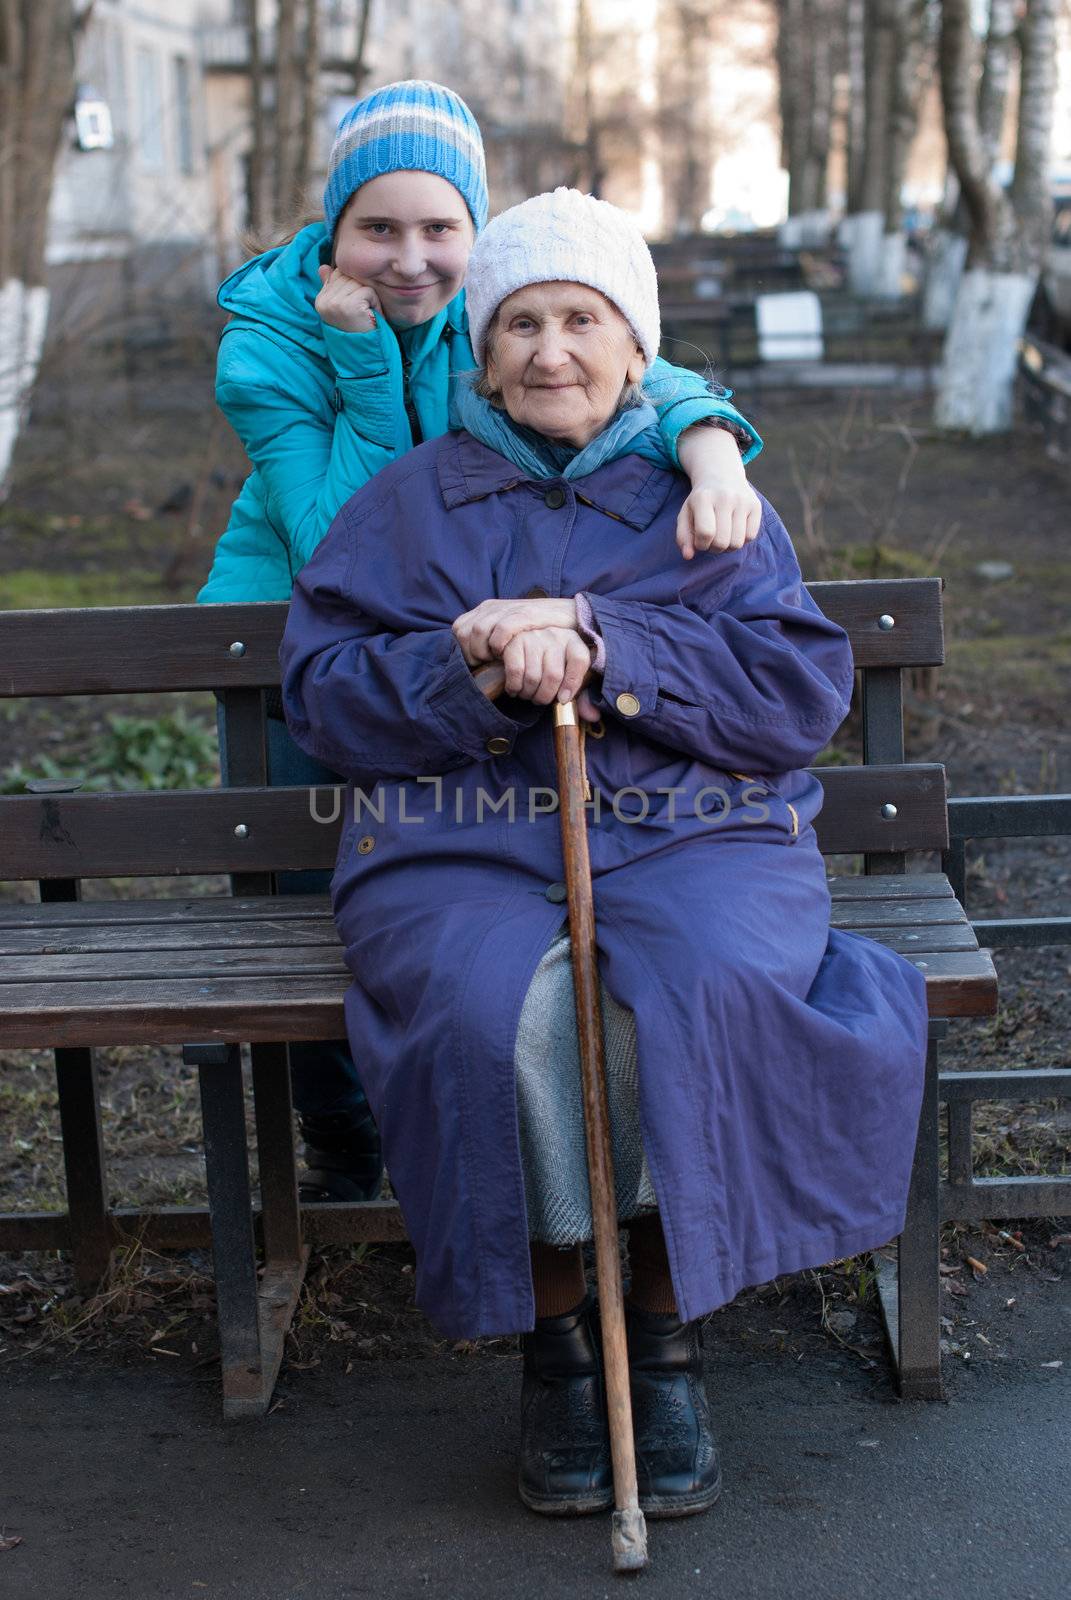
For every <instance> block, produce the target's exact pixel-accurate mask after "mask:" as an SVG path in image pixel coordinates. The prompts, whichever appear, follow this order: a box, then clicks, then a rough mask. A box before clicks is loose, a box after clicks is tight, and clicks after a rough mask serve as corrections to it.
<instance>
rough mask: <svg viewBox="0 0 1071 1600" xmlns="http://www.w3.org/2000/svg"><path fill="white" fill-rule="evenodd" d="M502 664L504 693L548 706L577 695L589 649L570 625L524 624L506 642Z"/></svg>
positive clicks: (588, 666) (588, 667)
mask: <svg viewBox="0 0 1071 1600" xmlns="http://www.w3.org/2000/svg"><path fill="white" fill-rule="evenodd" d="M502 665H503V667H504V668H505V670H506V693H507V694H510V695H515V696H516V697H517V698H518V699H519V700H531V701H533V702H534V703H535V704H536V705H537V706H549V705H550V703H551V702H552V701H553V700H558V701H561V702H563V703H564V702H565V701H567V700H573V699H575V698H576V696H577V695H578V694H579V692H580V689H581V685H582V684H583V682H584V679H585V678H586V677H587V675H588V673H589V672H590V670H591V651H590V650H589V649H588V646H587V645H586V644H585V643H584V641H583V639H582V638H581V637H580V635H579V634H578V633H575V632H574V631H573V630H572V629H571V628H553V627H551V628H527V629H525V630H524V631H523V632H521V633H517V634H515V635H514V637H513V638H512V639H511V640H510V642H509V643H508V644H507V645H506V648H505V650H504V651H503V653H502ZM586 698H587V697H586V696H585V700H586ZM588 704H590V702H588Z"/></svg>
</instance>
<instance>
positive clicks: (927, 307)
mask: <svg viewBox="0 0 1071 1600" xmlns="http://www.w3.org/2000/svg"><path fill="white" fill-rule="evenodd" d="M966 261H967V236H966V234H963V233H950V232H949V231H948V229H947V228H939V229H938V230H937V232H936V233H935V234H934V236H933V238H932V239H931V241H930V248H929V251H928V253H927V256H926V275H925V281H924V283H923V286H922V326H923V327H924V328H947V327H948V324H949V323H950V322H951V320H952V307H953V306H954V305H955V303H956V291H957V290H958V289H959V284H960V279H961V278H962V277H963V268H964V266H965V265H966Z"/></svg>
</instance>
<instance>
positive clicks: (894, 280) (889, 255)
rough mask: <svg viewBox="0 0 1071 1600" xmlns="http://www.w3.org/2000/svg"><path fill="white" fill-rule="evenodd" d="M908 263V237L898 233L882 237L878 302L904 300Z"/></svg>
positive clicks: (877, 278) (876, 294)
mask: <svg viewBox="0 0 1071 1600" xmlns="http://www.w3.org/2000/svg"><path fill="white" fill-rule="evenodd" d="M906 263H907V235H906V234H905V233H901V232H900V231H897V232H896V233H886V234H883V235H882V240H881V254H880V255H879V257H878V273H877V277H876V278H875V280H874V295H875V297H876V298H877V299H878V300H902V299H903V297H904V269H905V266H906Z"/></svg>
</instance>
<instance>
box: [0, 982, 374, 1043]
mask: <svg viewBox="0 0 1071 1600" xmlns="http://www.w3.org/2000/svg"><path fill="white" fill-rule="evenodd" d="M349 981H350V978H349V973H348V972H346V971H345V970H343V969H341V968H340V970H339V973H338V975H337V977H334V978H328V977H325V976H323V975H319V974H317V975H308V974H299V975H298V976H297V977H287V978H281V979H275V978H264V977H251V976H245V975H244V976H242V977H237V978H213V979H200V978H185V979H173V980H172V981H171V982H169V983H167V984H163V983H161V982H160V980H159V979H158V978H157V979H151V980H139V981H134V982H131V981H127V982H123V981H120V980H115V981H112V982H109V983H105V982H96V983H85V984H80V983H76V982H69V983H48V982H37V983H30V984H5V985H4V987H3V990H2V1001H0V1028H2V1036H3V1041H4V1048H5V1049H11V1048H41V1049H45V1048H49V1047H53V1046H56V1047H59V1046H64V1045H103V1044H115V1045H120V1044H188V1043H189V1042H190V1041H191V1039H192V1040H195V1041H196V1042H197V1043H202V1042H209V1041H216V1040H220V1041H223V1042H225V1043H230V1044H242V1043H248V1044H258V1043H261V1042H268V1043H277V1042H279V1041H280V1040H283V1039H337V1038H340V1037H342V1036H343V1035H344V1034H345V1017H344V1013H343V1009H342V1002H343V997H344V995H345V992H346V989H347V987H348V985H349Z"/></svg>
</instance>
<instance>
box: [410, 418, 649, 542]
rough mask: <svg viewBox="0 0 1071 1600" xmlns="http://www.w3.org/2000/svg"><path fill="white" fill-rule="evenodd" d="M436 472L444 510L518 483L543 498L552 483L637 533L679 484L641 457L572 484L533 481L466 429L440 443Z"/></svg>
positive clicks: (558, 480)
mask: <svg viewBox="0 0 1071 1600" xmlns="http://www.w3.org/2000/svg"><path fill="white" fill-rule="evenodd" d="M438 471H439V489H440V491H441V493H442V497H443V503H444V505H445V506H446V508H447V510H448V511H452V510H453V509H454V507H455V506H461V505H467V504H468V502H469V501H472V500H483V499H485V498H486V496H487V495H491V494H498V493H499V491H500V490H503V489H514V488H516V487H517V486H518V485H520V484H531V485H532V486H533V488H537V489H538V490H539V492H540V493H541V494H543V493H545V492H546V490H547V489H548V488H549V486H550V485H551V484H557V485H559V486H560V487H561V488H563V489H565V490H566V492H567V493H568V492H569V491H570V490H571V491H573V492H574V493H575V494H576V497H577V499H578V500H582V501H585V502H586V503H587V504H588V505H592V506H594V507H595V508H596V510H598V511H603V512H605V513H606V515H607V516H610V517H614V518H616V520H617V521H618V522H625V523H627V524H628V526H629V527H630V528H635V529H636V530H637V532H641V533H642V531H643V530H644V528H646V527H648V526H649V525H650V523H651V522H652V521H653V520H654V518H655V516H656V515H657V513H658V512H659V511H660V510H661V508H662V506H663V505H664V504H665V502H666V500H667V499H668V497H669V495H670V493H671V492H672V490H673V488H674V487H675V485H676V483H677V481H678V475H677V474H676V473H673V472H667V471H665V470H664V469H663V468H661V467H655V466H652V464H651V463H650V462H649V461H644V460H643V458H642V457H641V456H622V457H621V458H620V459H619V460H617V461H609V462H607V464H606V466H604V467H599V468H598V470H597V471H595V472H590V473H588V475H587V477H584V478H577V479H575V480H572V481H570V482H567V481H566V480H565V479H564V478H540V479H538V480H537V479H535V478H529V477H526V476H525V474H524V473H523V472H522V471H521V470H520V468H518V467H516V466H514V464H513V462H512V461H507V460H506V458H505V456H500V455H499V454H498V453H497V452H496V451H494V450H489V449H488V448H487V446H486V445H485V444H481V443H480V441H479V440H478V439H474V438H473V437H472V434H471V433H465V432H464V431H462V432H460V433H451V434H447V435H446V437H445V438H444V439H443V441H442V446H441V448H440V450H439V460H438Z"/></svg>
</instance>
